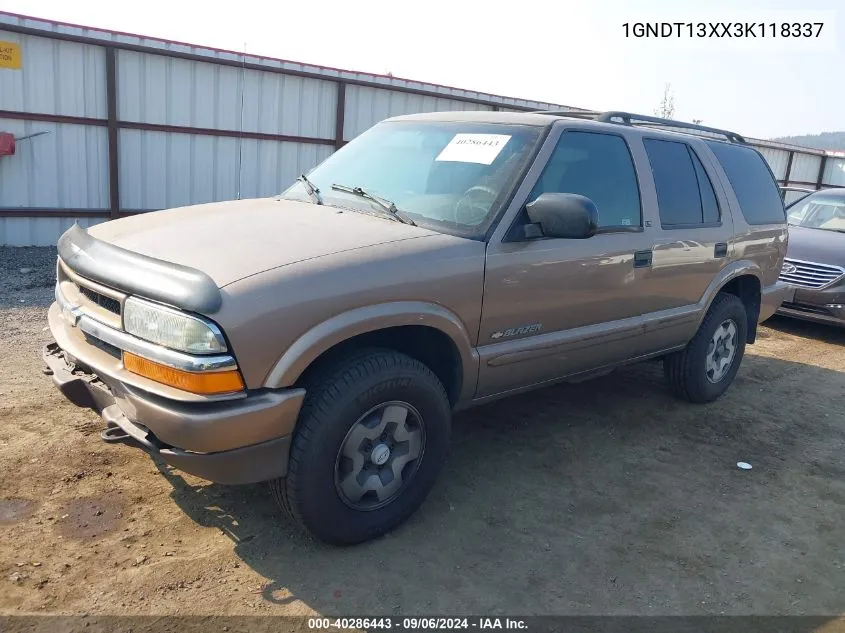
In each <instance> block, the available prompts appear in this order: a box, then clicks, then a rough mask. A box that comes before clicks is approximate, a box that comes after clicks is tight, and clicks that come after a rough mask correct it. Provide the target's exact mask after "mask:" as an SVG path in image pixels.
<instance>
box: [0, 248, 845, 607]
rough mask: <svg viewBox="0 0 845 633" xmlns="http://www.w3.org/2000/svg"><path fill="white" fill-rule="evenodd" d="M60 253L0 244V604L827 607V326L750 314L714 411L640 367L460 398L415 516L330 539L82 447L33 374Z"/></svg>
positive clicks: (243, 498) (842, 555)
mask: <svg viewBox="0 0 845 633" xmlns="http://www.w3.org/2000/svg"><path fill="white" fill-rule="evenodd" d="M54 262H55V251H54V250H50V249H0V274H2V279H0V357H2V358H3V361H4V362H3V363H2V364H0V464H2V466H3V467H2V468H0V614H21V613H64V614H78V613H91V614H201V615H213V614H227V615H234V614H253V615H257V614H289V615H302V614H311V613H321V614H331V615H348V614H420V613H422V614H431V613H445V614H449V613H451V614H466V613H478V614H502V613H507V614H579V615H596V614H640V615H642V614H648V615H664V614H665V615H669V614H689V615H698V614H720V613H726V614H831V615H833V614H839V613H842V612H843V611H845V593H843V591H842V587H844V586H845V549H843V545H842V538H841V536H842V529H841V526H842V525H843V523H845V466H843V460H842V455H843V452H845V414H843V412H842V402H841V401H842V394H843V393H845V373H844V372H845V345H844V344H845V331H841V330H834V329H831V328H826V327H821V326H815V325H809V324H801V323H795V322H790V321H786V320H773V321H772V322H770V323H767V324H766V327H764V328H763V329H762V331H761V333H760V339H759V342H758V343H757V344H756V345H754V346H752V347H750V348H749V351H748V354H747V356H746V359H745V360H744V362H743V366H742V368H741V370H740V372H739V375H738V377H737V380H736V383H735V384H734V386H733V387H732V388H731V390H730V391H729V392H728V394H727V395H726V397H724V398H723V399H722V400H720V401H719V402H717V403H715V404H713V405H709V406H703V407H696V406H691V405H689V404H685V403H682V402H679V401H677V400H674V399H672V398H671V397H670V396H669V395H668V393H667V391H666V389H665V387H664V385H663V382H662V374H661V371H660V367H659V365H657V364H654V363H651V364H645V365H641V366H636V367H630V368H626V369H624V370H620V371H618V372H616V373H614V374H612V375H609V376H606V377H603V378H599V379H596V380H593V381H589V382H585V383H581V384H578V385H561V386H557V387H552V388H549V389H544V390H542V391H538V392H535V393H532V394H526V395H523V396H518V397H514V398H511V399H508V400H505V401H502V402H499V403H496V404H495V405H490V406H485V407H481V408H478V409H475V410H472V411H469V412H466V413H463V414H461V415H459V416H458V417H457V419H456V421H455V430H454V444H453V450H452V455H451V457H450V460H449V462H448V464H447V466H446V468H445V470H444V472H443V473H442V475H441V477H440V479H439V482H438V484H437V486H436V487H435V490H434V491H433V493H432V494H431V496H430V497H429V499H428V501H427V502H426V503H425V505H424V506H423V507H422V509H421V510H420V511H419V512H418V513H417V514H416V515H415V516H414V517H413V518H412V519H411V520H410V521H409V522H408V523H407V524H406V525H405V526H403V527H401V528H400V529H398V530H396V531H395V532H393V533H392V534H390V535H388V536H386V537H384V538H382V539H378V540H377V541H374V542H371V543H367V544H364V545H361V546H357V547H351V548H332V547H328V546H325V545H322V544H320V543H316V542H313V541H311V540H309V539H308V538H306V537H304V536H302V535H301V534H300V533H299V532H297V531H296V530H295V529H294V528H293V526H291V525H290V524H289V523H288V522H287V521H286V520H285V519H284V518H283V517H282V516H281V515H280V513H279V512H277V510H276V508H275V507H274V506H273V504H272V502H271V500H270V499H269V496H268V494H267V490H266V488H265V486H263V485H257V486H244V487H226V486H218V485H212V484H208V483H207V482H203V481H201V480H199V479H196V478H193V477H190V476H187V475H182V474H181V473H179V472H178V471H174V470H172V469H169V468H167V467H166V466H164V465H161V464H156V463H155V462H153V461H152V460H151V459H150V458H149V457H147V456H146V455H145V454H144V453H142V452H141V451H139V450H137V449H134V448H131V447H127V446H115V445H107V444H104V443H103V442H101V441H100V440H99V438H98V433H99V430H100V429H101V427H102V423H101V421H100V419H99V418H98V416H96V415H94V414H93V413H92V412H90V411H85V410H80V409H77V408H75V407H73V406H72V405H70V404H69V403H67V402H66V401H65V400H64V399H63V398H62V397H61V396H60V394H58V393H57V391H56V390H55V389H54V388H53V387H52V384H51V382H50V380H49V379H48V378H47V377H46V376H44V375H42V373H41V360H40V356H39V350H40V347H41V345H43V344H44V343H45V342H47V341H48V340H49V332H46V331H45V326H46V321H45V308H46V306H47V305H48V304H49V302H50V300H51V294H52V288H51V285H52V283H53V282H52V279H53V266H54ZM27 268H33V269H34V270H33V271H30V272H21V269H27ZM740 460H743V461H747V462H750V463H751V464H752V465H753V469H752V470H749V471H745V470H740V469H738V468H737V467H736V463H737V461H740Z"/></svg>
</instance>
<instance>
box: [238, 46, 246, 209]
mask: <svg viewBox="0 0 845 633" xmlns="http://www.w3.org/2000/svg"><path fill="white" fill-rule="evenodd" d="M245 91H246V42H244V52H243V55H241V122H240V126H239V128H238V193H237V199H238V200H240V199H241V173H242V171H243V153H244V148H243V145H244V136H243V134H244V92H245Z"/></svg>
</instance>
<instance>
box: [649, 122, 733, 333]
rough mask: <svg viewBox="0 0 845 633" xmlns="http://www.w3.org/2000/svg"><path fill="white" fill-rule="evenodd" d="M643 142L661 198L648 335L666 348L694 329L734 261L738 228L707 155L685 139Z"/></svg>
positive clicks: (653, 237) (653, 236)
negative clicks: (714, 285)
mask: <svg viewBox="0 0 845 633" xmlns="http://www.w3.org/2000/svg"><path fill="white" fill-rule="evenodd" d="M642 143H643V147H644V149H645V156H646V159H647V161H648V167H649V169H648V172H649V173H650V175H651V178H652V179H653V182H654V190H655V192H656V196H657V217H656V218H654V220H653V224H654V226H653V227H652V228H651V230H649V231H648V233H649V235H650V236H651V244H650V247H651V250H652V266H651V271H650V273H649V277H648V280H647V282H646V283H645V284H644V291H645V292H647V294H648V296H649V299H650V300H649V306H648V309H647V310H646V313H647V316H650V317H651V318H650V319H649V318H647V319H646V333H647V341H648V345H649V346H650V347H652V348H654V349H664V348H671V347H674V346H676V345H680V344H683V343H685V342H686V340H688V338H689V337H690V336H691V332H692V331H694V329H695V323H696V322H697V318H698V316H699V311H698V307H697V304H698V303H699V301H701V299H702V297H703V296H704V295H705V293H706V291H707V288H708V286H709V285H710V284H711V282H712V281H713V280H714V279H715V278H716V277H717V276H718V274H719V272H720V271H721V270H722V269H723V268H724V267H725V266H727V265H728V263H729V262H730V251H731V248H732V245H731V242H732V237H733V230H734V229H733V223H732V219H731V215H730V213H728V212H727V211H726V209H727V208H728V205H727V200H726V198H725V197H724V192H723V191H722V190H721V187H717V186H714V182H715V183H719V180H718V179H717V177H716V175H715V172H714V171H713V168H712V165H710V164H709V157H708V156H706V155H705V156H704V157H703V158H702V156H701V155H700V152H697V151H696V150H695V147H694V145H693V144H692V143H686V142H684V141H682V140H675V139H671V140H670V139H667V138H665V137H662V138H657V137H649V136H648V135H644V136H643V139H642Z"/></svg>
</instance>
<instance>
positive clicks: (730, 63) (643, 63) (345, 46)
mask: <svg viewBox="0 0 845 633" xmlns="http://www.w3.org/2000/svg"><path fill="white" fill-rule="evenodd" d="M738 5H739V3H738V2H736V0H733V1H731V0H698V1H693V0H640V1H626V0H586V1H582V0H557V1H543V2H539V1H536V0H535V1H532V0H528V1H524V2H513V1H512V2H507V3H506V2H503V1H502V0H488V1H486V2H485V1H478V0H465V1H461V0H423V1H419V0H418V1H417V2H414V1H413V0H408V1H406V2H401V1H400V2H397V1H396V0H393V1H390V2H388V1H386V0H357V1H355V2H350V1H349V0H308V1H300V2H290V1H287V2H285V1H280V2H268V1H267V0H237V1H235V2H233V1H229V2H222V1H220V0H204V1H202V2H199V1H196V0H190V1H188V0H144V2H139V3H133V2H114V1H113V0H112V1H109V2H102V1H94V0H75V1H74V2H67V0H0V10H3V11H11V12H15V13H22V14H25V15H32V16H36V17H41V18H46V19H54V20H59V21H65V22H73V23H76V24H83V25H86V26H94V27H100V28H105V29H111V30H119V31H127V32H131V33H137V34H141V35H148V36H152V37H160V38H165V39H172V40H179V41H184V42H189V43H192V44H200V45H205V46H212V47H217V48H225V49H231V50H236V51H242V50H246V51H247V52H248V53H250V54H256V55H266V56H270V57H280V58H283V59H289V60H293V61H300V62H306V63H312V64H320V65H325V66H333V67H338V68H344V69H349V70H358V71H365V72H373V73H387V72H390V73H392V74H393V75H394V76H396V77H403V78H408V79H414V80H418V81H427V82H432V83H439V84H445V85H450V86H455V87H459V88H466V89H469V90H478V91H482V92H490V93H494V94H501V95H506V96H511V97H521V98H525V99H535V100H538V101H547V102H552V103H559V104H562V105H570V106H577V107H583V108H592V109H597V110H628V111H632V112H638V113H641V114H654V109H655V108H656V107H658V105H659V103H660V101H661V98H662V96H663V92H664V88H665V86H666V84H670V86H671V93H672V95H673V97H674V102H675V118H677V119H680V120H687V121H688V120H692V119H701V120H702V121H703V123H704V124H705V125H711V126H714V127H721V128H726V129H731V130H735V131H737V132H740V133H742V134H745V135H747V136H751V137H757V138H771V137H774V136H783V135H794V134H807V133H818V132H822V131H837V130H845V108H843V104H845V80H842V79H841V78H842V77H843V69H845V45H843V44H842V42H843V37H842V34H843V33H845V2H843V1H842V0H744V1H743V2H742V3H741V7H742V8H741V9H737V8H736V7H737V6H738ZM641 22H681V23H689V22H692V23H696V24H698V23H701V22H704V23H707V24H708V25H709V23H714V24H715V23H727V22H734V23H735V22H747V23H754V24H759V23H761V22H762V23H763V24H767V25H768V24H771V23H776V24H778V25H779V24H781V23H783V22H789V23H792V22H800V23H804V22H822V23H823V26H822V27H821V34H820V36H819V37H811V38H790V39H784V38H772V37H767V38H764V37H760V35H759V27H757V28H758V31H757V33H758V37H757V38H755V39H751V38H741V39H737V38H730V39H728V38H726V37H724V36H723V37H714V36H712V35H711V36H709V37H707V38H698V39H690V38H686V37H685V38H678V37H667V38H648V39H645V38H635V37H632V36H629V37H625V28H624V26H623V25H624V24H625V23H628V24H629V33H630V32H631V29H632V27H631V26H630V25H632V24H634V23H641ZM683 28H688V27H683ZM694 28H697V27H694ZM769 28H770V27H769ZM778 28H780V27H778ZM815 28H816V27H813V29H814V30H815ZM705 30H706V31H707V32H708V33H709V32H710V27H709V26H707V27H705ZM718 32H720V33H721V32H722V30H721V28H720V27H719V28H718Z"/></svg>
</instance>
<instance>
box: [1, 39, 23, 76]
mask: <svg viewBox="0 0 845 633" xmlns="http://www.w3.org/2000/svg"><path fill="white" fill-rule="evenodd" d="M20 67H21V45H20V44H15V43H14V42H3V41H0V68H14V69H16V70H17V69H19V68H20Z"/></svg>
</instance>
